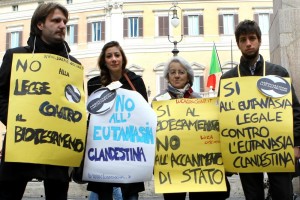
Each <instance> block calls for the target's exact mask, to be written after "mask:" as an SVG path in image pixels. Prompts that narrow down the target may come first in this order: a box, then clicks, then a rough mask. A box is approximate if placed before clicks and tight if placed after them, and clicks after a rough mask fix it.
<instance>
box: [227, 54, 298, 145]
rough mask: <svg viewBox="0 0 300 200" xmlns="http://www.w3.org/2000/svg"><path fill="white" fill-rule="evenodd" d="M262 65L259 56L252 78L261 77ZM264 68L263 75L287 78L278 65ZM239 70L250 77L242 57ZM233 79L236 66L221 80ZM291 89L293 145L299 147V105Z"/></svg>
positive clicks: (236, 73)
mask: <svg viewBox="0 0 300 200" xmlns="http://www.w3.org/2000/svg"><path fill="white" fill-rule="evenodd" d="M263 65H264V59H263V57H262V56H261V55H260V61H258V63H257V65H256V68H255V71H254V76H263V72H264V67H263ZM265 68H266V69H265V72H266V74H265V75H278V76H281V77H289V73H288V71H287V70H286V69H285V68H283V67H282V66H280V65H276V64H273V63H269V62H266V65H265ZM239 69H240V75H241V76H252V75H251V71H250V69H249V64H248V63H247V62H246V61H245V60H244V59H243V57H242V58H241V61H240V66H239ZM233 77H238V66H237V67H235V68H233V69H231V70H229V71H228V72H226V73H225V74H223V75H222V77H221V79H226V78H233ZM291 88H292V104H293V105H292V106H293V118H294V145H295V146H300V104H299V101H298V98H297V96H296V93H295V90H294V87H293V85H292V87H291Z"/></svg>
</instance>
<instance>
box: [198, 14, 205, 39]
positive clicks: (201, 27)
mask: <svg viewBox="0 0 300 200" xmlns="http://www.w3.org/2000/svg"><path fill="white" fill-rule="evenodd" d="M203 34H204V27H203V15H199V35H203Z"/></svg>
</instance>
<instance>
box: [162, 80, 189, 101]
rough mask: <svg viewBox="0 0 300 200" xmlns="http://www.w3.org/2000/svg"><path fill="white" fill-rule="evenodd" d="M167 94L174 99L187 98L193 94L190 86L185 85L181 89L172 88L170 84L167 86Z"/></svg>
mask: <svg viewBox="0 0 300 200" xmlns="http://www.w3.org/2000/svg"><path fill="white" fill-rule="evenodd" d="M168 92H170V93H171V94H172V96H174V97H175V98H176V99H179V98H189V97H190V96H191V94H192V93H193V89H192V88H191V85H190V84H189V83H187V84H186V85H185V86H184V88H183V89H177V88H174V87H173V86H172V85H171V84H170V83H169V84H168Z"/></svg>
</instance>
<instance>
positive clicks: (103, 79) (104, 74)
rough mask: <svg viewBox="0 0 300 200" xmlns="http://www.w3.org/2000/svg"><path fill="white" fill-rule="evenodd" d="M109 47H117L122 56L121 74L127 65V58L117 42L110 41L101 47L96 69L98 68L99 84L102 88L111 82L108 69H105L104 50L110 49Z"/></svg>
mask: <svg viewBox="0 0 300 200" xmlns="http://www.w3.org/2000/svg"><path fill="white" fill-rule="evenodd" d="M111 47H117V48H118V49H119V50H120V52H121V55H122V72H124V70H125V67H126V65H127V58H126V56H125V53H124V51H123V49H122V47H121V46H120V44H119V43H118V42H117V41H111V42H108V43H106V44H105V45H104V46H103V48H102V51H101V53H100V56H99V59H98V67H99V70H100V83H101V85H103V86H107V85H109V84H110V83H111V82H112V80H111V77H110V73H109V69H108V68H107V65H106V62H105V53H106V50H107V49H108V48H111Z"/></svg>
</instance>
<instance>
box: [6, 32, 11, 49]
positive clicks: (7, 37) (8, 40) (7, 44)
mask: <svg viewBox="0 0 300 200" xmlns="http://www.w3.org/2000/svg"><path fill="white" fill-rule="evenodd" d="M10 34H11V33H6V49H9V47H10Z"/></svg>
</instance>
